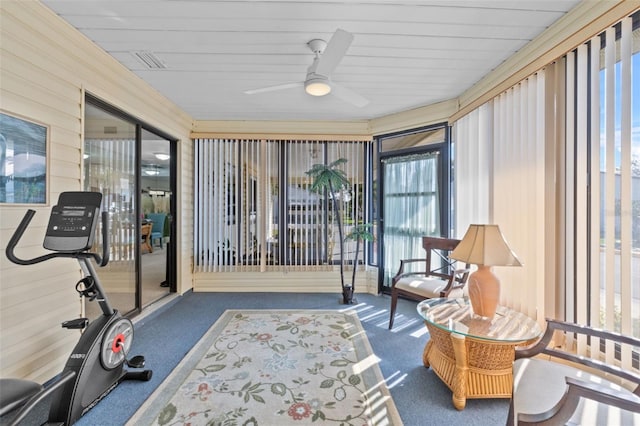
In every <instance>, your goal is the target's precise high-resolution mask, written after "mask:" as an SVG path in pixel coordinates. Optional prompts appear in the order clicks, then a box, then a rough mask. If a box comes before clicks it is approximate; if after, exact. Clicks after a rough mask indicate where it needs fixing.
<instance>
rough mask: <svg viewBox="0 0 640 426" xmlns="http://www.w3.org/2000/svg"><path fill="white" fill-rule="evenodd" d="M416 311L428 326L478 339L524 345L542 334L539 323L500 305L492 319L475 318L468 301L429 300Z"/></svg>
mask: <svg viewBox="0 0 640 426" xmlns="http://www.w3.org/2000/svg"><path fill="white" fill-rule="evenodd" d="M417 309H418V313H419V314H420V316H421V317H422V318H423V319H424V320H425V321H427V322H428V323H429V324H432V325H434V326H436V327H438V328H441V329H443V330H445V331H448V332H453V333H458V334H461V335H464V336H469V337H475V338H478V339H486V340H495V341H500V342H521V341H525V340H531V339H535V338H537V337H539V336H540V334H542V329H541V327H540V325H539V324H538V323H537V322H536V321H534V320H533V319H531V318H529V317H528V316H526V315H524V314H523V313H520V312H517V311H514V310H513V309H509V308H507V307H504V306H498V309H497V310H496V314H495V315H494V317H493V318H483V317H479V316H477V315H474V314H473V310H472V309H471V304H470V303H469V299H468V298H459V299H427V300H424V301H422V302H420V303H419V304H418V307H417Z"/></svg>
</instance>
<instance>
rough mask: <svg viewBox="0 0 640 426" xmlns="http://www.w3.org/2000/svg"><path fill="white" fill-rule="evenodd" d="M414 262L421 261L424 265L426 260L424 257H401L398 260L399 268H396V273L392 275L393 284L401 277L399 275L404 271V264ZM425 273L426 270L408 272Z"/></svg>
mask: <svg viewBox="0 0 640 426" xmlns="http://www.w3.org/2000/svg"><path fill="white" fill-rule="evenodd" d="M416 262H422V263H424V264H425V265H426V263H427V261H426V260H425V259H401V260H400V268H399V269H398V272H396V274H395V275H394V277H393V278H392V282H393V283H394V284H395V282H396V281H398V280H399V279H400V278H401V275H403V274H404V273H405V272H404V268H405V265H407V264H409V263H416ZM416 273H418V274H420V273H422V274H425V273H426V272H410V273H409V274H416Z"/></svg>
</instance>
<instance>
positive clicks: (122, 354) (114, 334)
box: [0, 192, 152, 425]
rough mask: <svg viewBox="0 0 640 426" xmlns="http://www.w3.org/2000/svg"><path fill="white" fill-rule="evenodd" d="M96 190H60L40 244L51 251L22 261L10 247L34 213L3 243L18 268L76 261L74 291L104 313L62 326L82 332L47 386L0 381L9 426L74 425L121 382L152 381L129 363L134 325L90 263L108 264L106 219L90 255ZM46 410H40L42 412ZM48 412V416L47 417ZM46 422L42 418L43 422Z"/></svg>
mask: <svg viewBox="0 0 640 426" xmlns="http://www.w3.org/2000/svg"><path fill="white" fill-rule="evenodd" d="M101 203H102V194H101V193H99V192H63V193H62V194H60V197H59V199H58V204H57V205H56V206H54V207H53V208H52V210H51V216H50V218H49V224H48V225H47V230H46V235H45V238H44V243H43V246H44V248H45V249H48V250H51V251H52V253H48V254H45V255H42V256H39V257H35V258H33V259H26V260H25V259H20V258H18V257H16V256H15V254H14V248H15V247H16V245H17V244H18V241H19V240H20V238H21V237H22V235H23V234H24V232H25V230H26V229H27V226H28V225H29V223H30V222H31V219H32V218H33V216H34V214H35V211H33V210H28V211H27V213H26V214H25V216H24V217H23V219H22V221H21V222H20V225H19V226H18V228H17V229H16V231H15V233H14V234H13V236H12V237H11V240H10V241H9V244H8V245H7V249H6V254H7V257H8V258H9V260H10V261H11V262H13V263H16V264H18V265H33V264H36V263H40V262H44V261H46V260H49V259H54V258H60V257H67V258H73V259H77V261H78V262H79V263H80V268H81V270H82V272H83V275H84V278H82V279H81V280H80V281H78V283H77V284H76V291H78V293H80V294H81V295H82V296H84V297H86V298H88V300H90V301H96V302H97V303H98V304H99V305H100V308H101V310H102V315H100V316H99V317H98V318H96V319H95V320H93V321H91V322H89V320H88V319H87V318H76V319H72V320H70V321H65V322H63V323H62V327H64V328H67V329H79V330H84V331H83V332H82V335H81V337H80V339H79V341H78V343H77V344H76V346H75V348H74V349H73V351H72V352H71V355H70V356H69V358H68V360H67V362H66V364H65V366H64V369H63V371H62V372H61V373H60V374H59V375H57V376H56V377H55V378H54V379H52V380H51V382H50V383H48V384H47V385H46V386H41V385H39V384H37V383H35V382H31V381H27V380H21V379H0V389H1V392H0V393H1V397H0V418H1V419H2V421H3V423H4V422H7V421H8V424H10V425H22V424H29V425H32V424H34V423H35V422H36V421H35V420H34V417H38V416H40V419H39V420H38V421H37V423H38V424H57V425H72V424H73V423H75V422H76V421H77V420H78V419H79V418H80V417H81V416H82V415H84V414H85V413H86V412H87V411H89V410H90V409H91V408H92V407H94V406H95V405H96V404H97V403H98V402H99V401H100V400H101V399H102V398H104V397H105V396H106V395H107V394H108V393H109V392H111V391H112V390H113V389H114V388H115V387H116V386H118V384H119V383H120V382H121V381H123V380H143V381H147V380H150V379H151V375H152V372H151V370H138V371H127V370H125V366H127V367H129V368H134V369H142V368H144V364H145V360H144V357H143V356H141V355H138V356H135V357H133V358H131V359H127V356H128V355H129V349H130V348H131V344H132V343H133V323H132V322H131V321H130V320H129V319H127V318H124V317H122V315H120V313H119V312H118V311H117V310H115V309H113V308H112V307H111V305H110V304H109V300H108V299H107V295H106V293H105V291H104V289H103V287H102V285H101V284H100V280H99V279H98V274H97V273H96V270H95V268H94V266H93V264H92V262H91V260H92V259H93V260H94V261H95V262H96V264H98V265H99V266H105V265H107V263H108V261H109V244H108V229H107V227H108V217H107V213H106V212H103V213H102V254H101V255H99V254H97V253H92V252H90V251H89V249H90V248H91V246H92V245H93V240H94V234H95V230H96V227H97V223H98V220H99V219H98V218H99V217H100V216H101V215H100V204H101ZM43 407H44V408H43ZM47 409H48V417H47V414H46V412H47ZM45 418H46V420H45Z"/></svg>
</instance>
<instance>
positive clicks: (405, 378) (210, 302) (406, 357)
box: [76, 292, 509, 426]
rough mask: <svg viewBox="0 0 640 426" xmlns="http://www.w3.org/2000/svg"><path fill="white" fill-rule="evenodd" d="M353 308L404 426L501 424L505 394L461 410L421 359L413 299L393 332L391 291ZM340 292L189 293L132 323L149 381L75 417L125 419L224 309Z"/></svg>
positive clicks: (363, 298)
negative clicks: (391, 324)
mask: <svg viewBox="0 0 640 426" xmlns="http://www.w3.org/2000/svg"><path fill="white" fill-rule="evenodd" d="M357 299H358V302H359V303H358V304H357V305H354V306H353V307H354V309H356V310H357V312H358V317H359V318H360V321H361V322H362V325H363V327H364V329H365V330H366V332H367V337H368V339H369V342H370V343H371V346H372V348H373V350H374V352H375V354H376V355H377V356H378V357H379V358H381V363H380V369H381V370H382V374H383V375H384V377H385V379H386V380H387V386H388V387H389V390H390V392H391V395H392V396H393V399H394V402H395V404H396V406H397V408H398V411H399V412H400V416H401V417H402V420H403V422H404V424H405V425H407V426H423V425H424V426H427V425H462V424H464V425H478V426H480V425H491V426H493V425H504V424H505V422H506V418H507V411H508V409H509V402H508V400H506V399H471V400H467V405H466V408H465V409H464V410H463V411H458V410H456V409H455V408H454V407H453V405H452V403H451V391H450V390H449V389H448V388H447V387H446V386H445V385H444V384H443V383H442V382H441V381H440V379H439V378H438V377H437V376H436V375H435V374H434V373H433V372H432V371H431V369H427V368H425V367H424V366H423V365H422V350H423V349H424V345H425V344H426V342H427V340H428V337H429V336H428V334H427V333H426V328H425V326H424V324H423V322H422V320H421V319H420V317H419V316H418V314H417V313H416V310H415V308H416V303H415V302H411V301H407V300H399V301H398V311H397V314H396V315H397V316H396V320H395V324H394V328H393V330H392V331H389V330H388V329H387V326H388V321H389V304H390V298H389V297H388V296H374V295H368V294H358V295H357ZM339 301H340V296H339V295H338V294H285V293H191V292H189V293H187V294H185V295H184V296H180V297H178V298H177V299H176V300H174V301H172V302H170V303H169V304H168V305H167V306H165V307H162V308H161V309H159V310H158V311H157V312H154V313H152V314H151V315H148V316H146V317H145V318H143V319H141V320H139V321H137V322H136V328H135V335H134V343H133V347H132V349H131V353H132V354H142V355H144V356H145V358H146V359H147V368H150V369H152V370H153V378H152V379H151V380H150V381H149V382H123V383H122V384H120V386H118V387H117V388H116V389H115V390H113V391H112V392H111V393H110V394H109V395H108V396H107V397H106V398H105V399H104V400H102V401H101V402H100V403H99V404H98V405H97V406H96V407H94V408H93V409H92V410H91V411H89V412H88V413H87V414H86V415H85V416H84V417H82V418H81V419H80V420H79V421H78V422H77V423H76V424H77V425H79V426H102V425H104V426H113V425H122V424H124V423H126V421H127V420H128V419H129V418H130V417H131V416H132V415H133V414H134V413H135V412H136V410H137V409H138V407H139V406H140V405H141V404H142V403H143V402H144V401H145V400H146V399H147V398H148V397H149V395H151V393H152V392H153V391H154V390H155V388H156V387H157V386H158V385H159V384H160V383H162V381H163V380H164V378H165V377H166V376H167V375H168V374H169V373H170V372H171V371H172V370H173V368H174V367H175V366H176V365H177V364H178V363H179V362H180V360H181V359H182V358H183V357H184V355H186V353H187V352H188V351H189V350H190V349H191V347H192V346H193V345H194V344H195V343H196V342H197V341H198V340H199V339H200V337H201V336H202V335H203V334H204V333H205V332H206V331H207V330H208V329H209V327H210V326H211V325H212V324H213V323H214V322H215V321H216V319H217V318H218V317H219V316H220V315H221V314H222V313H223V312H224V311H225V310H226V309H270V308H272V309H292V308H308V309H343V308H345V306H344V305H341V304H340V303H339Z"/></svg>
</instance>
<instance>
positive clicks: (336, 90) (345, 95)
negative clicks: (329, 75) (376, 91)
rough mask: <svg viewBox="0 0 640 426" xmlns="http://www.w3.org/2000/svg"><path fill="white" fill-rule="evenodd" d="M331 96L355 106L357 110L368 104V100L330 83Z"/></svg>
mask: <svg viewBox="0 0 640 426" xmlns="http://www.w3.org/2000/svg"><path fill="white" fill-rule="evenodd" d="M331 94H332V95H335V96H336V97H337V98H340V99H342V100H343V101H345V102H348V103H350V104H352V105H355V106H357V107H358V108H362V107H363V106H366V105H367V104H368V103H369V99H367V98H365V97H364V96H362V95H361V94H359V93H356V92H354V91H353V90H351V89H349V88H347V87H344V86H341V85H339V84H336V83H334V82H331Z"/></svg>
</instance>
